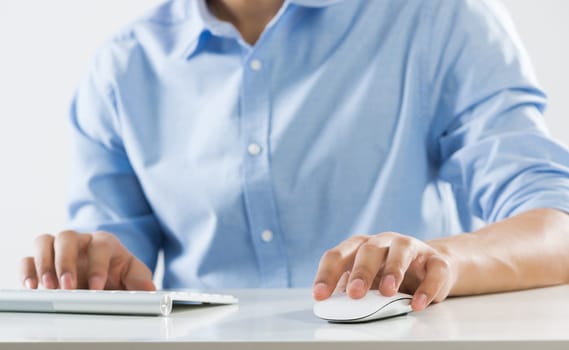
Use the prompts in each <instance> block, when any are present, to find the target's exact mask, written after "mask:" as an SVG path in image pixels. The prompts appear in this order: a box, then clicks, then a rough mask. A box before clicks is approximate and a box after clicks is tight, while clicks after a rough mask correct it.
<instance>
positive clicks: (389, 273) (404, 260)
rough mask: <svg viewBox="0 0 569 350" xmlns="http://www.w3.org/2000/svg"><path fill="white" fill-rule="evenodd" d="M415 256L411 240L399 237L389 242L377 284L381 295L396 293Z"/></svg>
mask: <svg viewBox="0 0 569 350" xmlns="http://www.w3.org/2000/svg"><path fill="white" fill-rule="evenodd" d="M416 256H417V251H416V248H415V246H414V245H413V239H412V238H410V237H405V236H400V237H398V238H396V239H394V240H393V241H392V242H391V247H389V253H388V254H387V258H386V260H385V266H384V268H383V273H382V277H381V282H380V284H379V291H380V292H381V294H383V295H385V296H393V295H395V293H397V291H398V290H399V287H400V286H401V283H402V282H403V278H404V277H405V272H407V270H408V269H409V265H411V262H412V261H413V260H415V258H416Z"/></svg>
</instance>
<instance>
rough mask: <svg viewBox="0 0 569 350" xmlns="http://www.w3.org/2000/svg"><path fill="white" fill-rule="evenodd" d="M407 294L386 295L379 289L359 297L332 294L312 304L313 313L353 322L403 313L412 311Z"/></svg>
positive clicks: (323, 317) (332, 320)
mask: <svg viewBox="0 0 569 350" xmlns="http://www.w3.org/2000/svg"><path fill="white" fill-rule="evenodd" d="M412 298H413V297H412V296H411V295H408V294H403V293H397V294H395V295H394V296H392V297H386V296H383V295H381V294H380V293H379V291H377V290H375V291H372V290H370V291H368V292H367V293H366V295H365V297H363V298H361V299H352V298H350V297H349V296H348V295H347V294H345V293H342V294H334V295H332V296H331V297H329V298H328V299H325V300H322V301H318V302H316V304H315V305H314V310H313V311H314V314H315V315H316V316H318V317H320V318H322V319H324V320H327V321H330V322H341V323H354V322H366V321H371V320H379V319H382V318H387V317H393V316H398V315H404V314H407V313H409V312H411V311H412V309H411V299H412Z"/></svg>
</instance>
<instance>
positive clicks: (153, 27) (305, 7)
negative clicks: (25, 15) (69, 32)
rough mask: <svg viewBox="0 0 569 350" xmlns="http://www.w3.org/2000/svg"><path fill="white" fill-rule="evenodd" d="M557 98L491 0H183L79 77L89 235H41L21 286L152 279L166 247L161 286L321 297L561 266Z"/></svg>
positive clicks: (426, 291) (471, 287) (517, 279)
mask: <svg viewBox="0 0 569 350" xmlns="http://www.w3.org/2000/svg"><path fill="white" fill-rule="evenodd" d="M544 105H545V97H544V95H543V93H542V92H541V91H540V90H539V88H538V87H537V83H536V79H535V77H534V76H533V73H532V69H531V68H530V64H529V62H528V59H527V57H526V54H525V53H524V51H523V49H522V48H521V46H520V44H519V42H518V39H517V37H516V35H515V33H514V31H513V29H512V25H511V23H510V21H509V19H508V17H507V16H506V15H505V14H504V13H503V11H502V9H501V7H499V6H498V5H496V4H495V2H493V1H475V0H463V1H460V0H452V1H448V0H438V1H435V0H432V1H431V0H429V1H419V0H417V1H412V0H409V1H397V0H381V1H380V0H378V1H368V0H349V1H348V0H344V1H339V0H336V1H330V0H296V1H293V0H291V1H284V2H283V1H282V0H281V1H279V0H257V1H252V0H211V1H208V2H205V1H204V0H187V1H185V0H174V1H171V2H168V3H167V4H165V5H164V6H162V7H160V8H159V9H158V10H156V11H155V12H153V13H152V14H151V15H150V16H148V17H147V18H145V19H143V20H141V21H138V22H136V23H135V24H133V25H131V26H130V27H129V28H127V30H125V31H124V32H123V33H122V34H121V35H119V36H117V37H116V38H115V39H114V40H113V41H112V42H110V43H109V44H108V45H107V46H106V47H105V48H104V49H103V50H101V52H100V53H99V55H98V56H97V59H96V60H95V62H94V63H93V65H92V68H91V70H90V72H89V75H88V77H87V79H86V80H85V81H84V83H83V84H82V85H81V86H80V88H79V91H78V93H77V96H76V99H75V101H74V104H73V108H72V111H71V117H72V118H71V120H72V123H73V129H74V137H75V140H76V158H75V160H74V165H75V174H74V176H73V183H72V192H71V202H70V215H71V228H72V229H73V230H70V231H64V232H62V233H60V234H59V235H57V237H54V236H52V235H43V236H40V237H39V238H38V239H37V240H36V253H35V256H34V257H28V258H25V259H24V260H23V263H22V281H23V283H24V285H26V286H27V287H29V288H36V287H38V285H39V284H42V285H43V286H44V287H46V288H58V287H61V288H92V289H102V288H107V289H116V288H126V289H153V288H154V285H153V283H152V273H151V270H152V269H154V267H155V264H156V259H157V256H158V252H159V250H160V249H163V251H164V257H165V275H164V281H163V283H164V287H165V288H175V287H192V288H218V287H297V286H308V285H310V284H311V283H312V285H313V291H314V297H315V298H316V299H324V298H327V297H328V296H329V295H330V294H331V293H332V292H333V290H334V289H335V288H336V287H337V285H338V283H339V281H340V280H341V279H342V278H344V279H345V280H347V285H346V289H347V292H348V293H349V295H350V296H352V297H354V298H360V297H362V296H363V295H365V293H366V291H367V290H369V289H370V288H379V290H380V291H381V292H382V293H383V294H385V295H392V294H393V293H395V292H396V291H397V290H402V291H405V292H409V293H413V294H414V298H413V301H412V306H413V308H414V309H415V310H422V309H424V308H425V307H426V306H427V305H428V304H429V303H431V302H433V301H441V300H443V299H445V298H446V297H447V296H448V295H463V294H475V293H487V292H496V291H506V290H515V289H522V288H533V287H539V286H546V285H554V284H560V283H566V282H567V281H568V280H569V254H567V253H566V252H567V251H569V217H568V215H567V214H566V212H569V152H568V151H567V149H566V148H564V147H563V146H561V145H559V144H557V143H556V142H555V141H553V140H551V139H550V138H549V136H548V135H547V132H546V130H545V127H544V124H543V121H542V112H543V109H544ZM78 232H81V233H78ZM460 232H465V233H463V234H456V233H460ZM364 234H368V235H364ZM453 234H456V235H453ZM333 247H335V248H333ZM348 272H349V273H348ZM315 273H316V277H314V274H315Z"/></svg>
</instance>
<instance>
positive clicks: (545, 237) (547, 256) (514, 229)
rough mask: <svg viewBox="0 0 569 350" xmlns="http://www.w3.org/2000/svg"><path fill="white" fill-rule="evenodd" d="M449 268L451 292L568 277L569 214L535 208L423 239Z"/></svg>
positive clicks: (486, 290)
mask: <svg viewBox="0 0 569 350" xmlns="http://www.w3.org/2000/svg"><path fill="white" fill-rule="evenodd" d="M428 243H429V244H430V245H431V246H433V247H434V248H435V249H437V250H438V251H440V252H441V253H442V254H443V255H445V256H446V257H447V258H448V259H449V262H450V265H451V266H452V269H453V273H452V275H453V278H454V281H453V287H452V288H451V291H450V295H467V294H480V293H491V292H501V291H509V290H518V289H526V288H535V287H542V286H548V285H556V284H563V283H569V215H567V214H566V213H563V212H560V211H557V210H553V209H538V210H533V211H529V212H527V213H524V214H520V215H518V216H515V217H512V218H509V219H507V220H504V221H501V222H498V223H495V224H492V225H488V226H486V227H484V228H482V229H481V230H479V231H476V232H473V233H471V234H461V235H456V236H451V237H446V238H441V239H437V240H433V241H430V242H428Z"/></svg>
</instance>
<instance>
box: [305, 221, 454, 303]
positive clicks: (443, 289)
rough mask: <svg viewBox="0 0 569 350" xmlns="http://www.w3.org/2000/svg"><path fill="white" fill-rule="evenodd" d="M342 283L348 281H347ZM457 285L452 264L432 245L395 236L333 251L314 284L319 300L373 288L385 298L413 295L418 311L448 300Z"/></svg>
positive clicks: (363, 239) (359, 240) (361, 239)
mask: <svg viewBox="0 0 569 350" xmlns="http://www.w3.org/2000/svg"><path fill="white" fill-rule="evenodd" d="M342 279H347V282H346V281H342ZM454 280H455V278H454V273H453V270H452V266H451V264H450V262H449V260H448V259H447V258H446V257H445V256H444V255H443V254H442V253H441V252H439V251H437V250H436V249H435V248H433V247H432V246H430V245H428V244H427V243H425V242H422V241H420V240H418V239H415V238H412V237H409V236H404V235H401V234H398V233H394V232H386V233H380V234H377V235H373V236H355V237H351V238H349V239H347V240H345V241H344V242H342V243H340V244H339V245H338V246H336V247H335V248H333V249H330V250H328V251H327V252H326V253H325V254H324V255H323V256H322V258H321V260H320V264H319V266H318V272H317V273H316V278H315V281H314V287H313V293H314V298H315V299H316V300H323V299H326V298H328V297H329V296H330V295H331V294H332V293H333V292H334V290H335V289H337V288H338V286H339V285H341V284H343V285H344V286H343V287H342V286H340V287H339V288H341V289H345V290H346V292H347V293H348V295H349V296H350V297H352V298H362V297H364V296H365V294H366V293H367V291H368V290H369V289H379V291H380V292H381V294H383V295H385V296H393V295H394V294H395V293H397V292H398V291H401V292H404V293H408V294H413V300H412V302H411V306H412V307H413V310H415V311H420V310H423V309H425V308H426V307H427V306H428V305H429V304H430V303H431V302H440V301H442V300H444V299H445V298H446V297H447V296H448V294H449V292H450V289H451V287H452V283H453V281H454Z"/></svg>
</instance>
